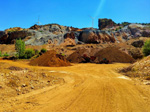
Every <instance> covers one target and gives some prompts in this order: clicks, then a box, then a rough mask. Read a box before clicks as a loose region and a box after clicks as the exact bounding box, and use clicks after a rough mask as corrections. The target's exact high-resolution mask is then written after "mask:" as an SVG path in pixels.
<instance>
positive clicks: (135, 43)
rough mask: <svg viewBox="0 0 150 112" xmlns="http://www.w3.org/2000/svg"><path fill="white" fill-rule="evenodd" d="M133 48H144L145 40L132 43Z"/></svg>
mask: <svg viewBox="0 0 150 112" xmlns="http://www.w3.org/2000/svg"><path fill="white" fill-rule="evenodd" d="M131 45H132V46H134V47H140V48H141V47H142V46H143V45H144V41H143V40H137V41H134V42H132V43H131Z"/></svg>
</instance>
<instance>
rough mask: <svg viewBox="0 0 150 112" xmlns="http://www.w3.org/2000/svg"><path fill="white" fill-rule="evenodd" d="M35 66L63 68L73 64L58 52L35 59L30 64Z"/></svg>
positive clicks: (52, 51)
mask: <svg viewBox="0 0 150 112" xmlns="http://www.w3.org/2000/svg"><path fill="white" fill-rule="evenodd" d="M29 64H30V65H33V66H48V67H61V66H71V64H70V63H69V62H68V61H67V60H66V59H65V58H64V57H63V56H62V55H60V54H57V53H56V51H54V50H51V51H47V52H46V53H44V54H43V55H41V56H40V57H38V58H36V59H33V60H31V61H30V63H29Z"/></svg>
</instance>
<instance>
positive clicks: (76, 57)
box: [67, 48, 99, 63]
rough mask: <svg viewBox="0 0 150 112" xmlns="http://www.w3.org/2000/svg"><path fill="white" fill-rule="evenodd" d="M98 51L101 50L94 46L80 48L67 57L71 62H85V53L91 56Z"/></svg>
mask: <svg viewBox="0 0 150 112" xmlns="http://www.w3.org/2000/svg"><path fill="white" fill-rule="evenodd" d="M97 51H99V50H98V49H94V48H89V49H85V48H84V49H78V50H77V51H75V52H73V53H72V54H71V55H69V56H68V57H67V60H68V61H69V62H71V63H82V62H85V59H84V58H83V56H84V55H86V56H88V57H91V56H94V55H95V53H96V52H97Z"/></svg>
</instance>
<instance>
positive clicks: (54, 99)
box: [0, 60, 150, 112]
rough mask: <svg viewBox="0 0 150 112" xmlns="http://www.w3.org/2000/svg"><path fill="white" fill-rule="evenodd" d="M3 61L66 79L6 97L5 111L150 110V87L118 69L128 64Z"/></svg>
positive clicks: (79, 111) (88, 111) (133, 111)
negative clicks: (58, 64)
mask: <svg viewBox="0 0 150 112" xmlns="http://www.w3.org/2000/svg"><path fill="white" fill-rule="evenodd" d="M0 62H5V63H7V64H9V65H11V66H12V65H15V66H18V67H24V68H30V69H35V70H40V69H42V70H48V71H49V72H50V73H52V74H54V73H56V74H55V75H57V74H58V75H59V77H62V78H63V79H64V80H65V83H64V84H56V85H53V86H48V87H45V88H42V89H38V90H35V91H32V92H29V93H27V94H23V95H19V96H16V97H11V98H7V101H6V100H5V101H4V102H0V103H1V104H0V105H1V107H0V111H2V112H8V111H10V112H24V111H25V112H150V90H149V89H148V88H149V86H145V85H141V84H139V83H137V82H135V81H134V80H132V79H130V78H128V77H125V76H123V75H121V74H119V73H117V72H116V68H120V67H126V66H128V64H109V65H103V64H102V65H98V64H74V65H73V66H70V67H58V68H56V67H51V68H48V67H31V66H29V65H27V64H26V63H23V62H13V61H5V60H0ZM61 74H62V75H61Z"/></svg>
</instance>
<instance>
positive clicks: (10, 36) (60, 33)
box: [0, 19, 150, 46]
mask: <svg viewBox="0 0 150 112" xmlns="http://www.w3.org/2000/svg"><path fill="white" fill-rule="evenodd" d="M104 20H105V21H104ZM99 21H100V22H99V23H100V29H105V30H98V29H93V28H92V29H91V28H85V29H78V28H73V27H66V26H61V25H58V24H48V25H41V26H39V25H34V26H32V27H30V28H29V29H22V30H21V31H20V30H19V31H18V30H14V29H13V30H12V29H8V30H7V31H1V32H0V44H13V43H14V42H15V40H16V39H19V38H21V39H23V40H24V41H25V44H26V45H43V44H55V45H66V46H67V45H76V44H79V43H80V44H81V43H115V42H118V43H119V42H124V41H127V40H130V39H131V38H137V37H150V27H149V26H147V25H139V24H129V25H126V26H125V27H123V26H121V27H120V28H119V29H118V27H119V26H118V25H116V23H114V22H113V21H112V20H109V19H100V20H99ZM114 25H115V26H114ZM113 28H117V29H115V30H112V29H113Z"/></svg>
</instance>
